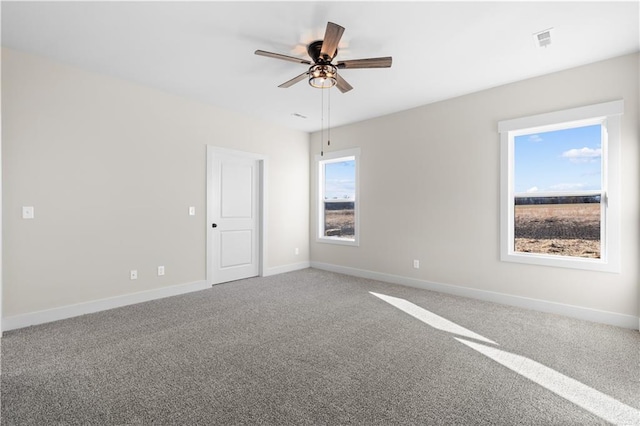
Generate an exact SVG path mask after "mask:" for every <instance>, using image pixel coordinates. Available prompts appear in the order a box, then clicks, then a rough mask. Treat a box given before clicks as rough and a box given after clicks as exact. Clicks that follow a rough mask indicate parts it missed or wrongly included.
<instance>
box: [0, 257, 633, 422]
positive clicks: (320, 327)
mask: <svg viewBox="0 0 640 426" xmlns="http://www.w3.org/2000/svg"><path fill="white" fill-rule="evenodd" d="M369 292H376V293H380V294H384V295H388V296H393V297H396V298H402V299H406V300H407V301H410V302H411V303H413V304H415V305H417V306H419V307H421V308H424V309H427V310H428V311H430V312H431V313H433V314H436V315H438V316H440V317H442V318H445V319H447V320H449V321H452V322H454V323H456V324H457V325H459V326H462V327H464V328H466V329H468V330H471V331H473V332H475V333H477V334H479V335H481V336H483V337H485V338H487V339H490V340H492V341H494V342H495V343H496V344H497V346H496V347H497V348H500V349H501V350H503V351H506V352H508V353H512V354H517V355H521V356H523V357H526V358H527V359H530V360H533V361H535V362H537V363H539V364H541V365H544V366H546V367H548V368H551V369H553V370H554V371H556V372H558V373H561V374H563V375H565V376H567V377H569V378H572V379H575V380H576V381H578V382H579V383H580V384H582V385H586V386H589V388H593V389H595V390H597V392H600V393H602V394H604V395H607V396H608V397H611V398H614V399H615V401H618V402H619V403H621V404H624V406H625V407H628V408H629V409H630V410H632V412H633V411H635V410H640V334H639V333H638V332H637V331H633V330H625V329H620V328H616V327H611V326H605V325H600V324H594V323H589V322H584V321H579V320H574V319H570V318H565V317H561V316H556V315H549V314H543V313H539V312H534V311H528V310H523V309H518V308H512V307H507V306H502V305H497V304H492V303H487V302H482V301H477V300H471V299H465V298H461V297H455V296H449V295H444V294H440V293H435V292H429V291H425V290H418V289H413V288H408V287H402V286H396V285H390V284H385V283H380V282H377V281H372V280H366V279H360V278H354V277H348V276H343V275H339V274H333V273H329V272H325V271H319V270H314V269H307V270H303V271H297V272H292V273H288V274H282V275H277V276H272V277H267V278H254V279H248V280H242V281H236V282H233V283H228V284H223V285H219V286H215V287H213V288H211V289H208V290H204V291H201V292H196V293H190V294H187V295H183V296H177V297H172V298H167V299H162V300H157V301H153V302H147V303H143V304H139V305H134V306H129V307H125V308H119V309H114V310H110V311H106V312H100V313H97V314H92V315H85V316H82V317H77V318H72V319H68V320H64V321H58V322H55V323H50V324H44V325H40V326H35V327H29V328H25V329H21V330H16V331H12V332H8V333H6V334H5V337H4V338H3V340H2V348H1V349H2V375H1V376H0V377H1V380H2V386H1V391H2V394H1V395H2V411H1V412H2V424H3V425H54V424H65V425H66V424H69V425H75V424H83V425H85V424H91V425H94V424H95V425H102V424H104V425H112V424H117V425H121V424H122V425H123V424H127V425H137V424H145V425H148V424H157V425H163V424H167V425H169V424H172V425H173V424H175V425H178V424H180V425H211V424H274V425H289V424H296V425H297V424H364V425H374V424H422V425H455V424H464V425H471V424H503V425H513V424H523V425H553V424H557V425H572V424H575V425H591V424H607V421H606V420H605V419H604V418H602V417H599V416H598V415H595V414H593V413H592V412H591V411H590V410H588V409H585V408H584V407H581V406H580V405H578V404H575V403H573V402H570V401H569V400H567V399H566V398H565V397H562V396H559V395H558V394H556V393H554V392H552V391H551V390H549V389H547V388H546V387H544V386H542V385H540V384H538V383H535V382H534V381H532V380H530V379H528V378H525V377H523V376H522V375H521V374H519V373H518V372H515V371H513V370H512V369H510V368H506V367H505V366H503V365H501V364H500V363H498V362H496V361H494V360H493V359H490V358H488V357H487V356H485V355H483V354H482V353H479V352H478V351H476V350H474V349H473V348H472V347H469V346H468V345H466V344H463V343H461V342H460V341H458V340H456V339H455V337H460V336H457V335H455V334H452V333H451V332H449V331H445V330H442V329H438V328H434V327H432V326H430V325H427V324H425V323H424V322H421V321H419V320H417V319H416V318H414V317H413V316H411V315H408V314H406V313H405V312H403V311H401V310H399V309H398V308H396V307H394V306H392V305H390V304H389V303H387V302H385V301H383V300H381V299H380V298H378V297H376V296H373V295H372V294H370V293H369ZM465 339H466V340H468V341H473V339H471V338H465ZM486 345H487V346H492V345H491V344H486ZM638 412H640V411H638Z"/></svg>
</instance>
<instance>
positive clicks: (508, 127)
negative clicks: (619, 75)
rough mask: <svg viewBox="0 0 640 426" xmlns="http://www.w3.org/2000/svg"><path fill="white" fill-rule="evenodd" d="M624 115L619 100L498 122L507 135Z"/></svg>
mask: <svg viewBox="0 0 640 426" xmlns="http://www.w3.org/2000/svg"><path fill="white" fill-rule="evenodd" d="M623 113H624V101H623V100H617V101H611V102H604V103H601V104H594V105H587V106H583V107H578V108H571V109H566V110H562V111H554V112H547V113H544V114H538V115H531V116H528V117H520V118H514V119H512V120H503V121H500V122H498V132H500V133H506V132H511V131H518V130H520V129H527V130H528V131H532V132H533V131H535V128H536V127H548V126H552V125H554V124H557V123H571V122H579V121H582V120H592V119H595V118H606V117H612V116H616V115H621V114H623Z"/></svg>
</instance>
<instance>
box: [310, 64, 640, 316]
mask: <svg viewBox="0 0 640 426" xmlns="http://www.w3.org/2000/svg"><path fill="white" fill-rule="evenodd" d="M638 62H639V56H638V55H637V54H634V55H628V56H623V57H619V58H614V59H611V60H607V61H603V62H599V63H595V64H591V65H586V66H582V67H579V68H575V69H571V70H567V71H563V72H558V73H554V74H550V75H547V76H543V77H539V78H533V79H530V80H526V81H521V82H517V83H513V84H509V85H505V86H501V87H496V88H493V89H490V90H486V91H482V92H479V93H475V94H471V95H467V96H462V97H458V98H455V99H450V100H446V101H442V102H438V103H434V104H430V105H426V106H423V107H419V108H415V109H412V110H408V111H405V112H401V113H397V114H393V115H389V116H385V117H381V118H377V119H372V120H369V121H365V122H360V123H356V124H352V125H348V126H344V127H339V128H335V129H332V131H331V149H335V150H338V149H344V148H351V147H360V148H361V150H362V153H361V168H360V182H361V188H360V206H361V211H360V237H361V241H360V246H359V247H347V246H334V245H329V244H323V243H317V242H316V241H315V227H316V225H315V213H314V210H313V209H314V208H315V202H314V200H315V197H316V195H315V193H316V191H315V188H316V185H315V178H316V177H315V174H313V173H312V181H311V186H310V190H311V216H310V217H311V220H312V222H311V223H312V229H311V230H310V232H311V233H310V241H311V259H312V261H313V262H317V263H322V264H325V265H333V266H336V265H337V266H341V267H348V268H354V270H356V272H358V273H361V272H362V271H368V272H375V273H381V274H388V275H391V276H394V277H408V278H414V279H417V280H423V281H426V282H431V283H442V284H449V285H453V286H462V287H468V288H472V289H477V290H483V291H486V292H498V293H502V294H507V295H513V296H520V297H524V298H532V299H539V300H544V301H549V302H557V303H560V304H565V305H574V306H578V307H583V308H588V309H593V310H601V311H607V312H612V313H617V314H622V315H629V316H635V317H637V316H638V299H639V295H638V282H639V276H638V264H639V263H640V262H639V261H638V255H639V253H638V248H639V247H640V241H639V238H638V235H639V229H638V222H639V220H638V206H639V199H638V198H639V197H638V195H639V188H640V185H639V176H638V170H639V169H640V167H639V151H638V125H639V120H638V89H639V88H638ZM470 72H473V71H472V70H470ZM616 99H624V106H625V113H624V116H623V118H622V138H623V140H622V170H621V173H622V182H623V183H622V209H623V211H622V223H621V226H622V234H623V235H622V243H621V250H622V273H620V274H612V273H600V272H587V271H581V270H571V269H563V268H555V267H543V266H531V265H524V264H514V263H505V262H501V261H500V260H499V256H500V245H499V243H500V240H499V237H500V230H499V224H500V210H499V209H500V147H499V135H498V133H497V123H498V121H500V120H506V119H511V118H517V117H522V116H529V115H534V114H539V113H545V112H551V111H556V110H561V109H566V108H572V107H579V106H584V105H589V104H594V103H600V102H606V101H611V100H616ZM382 101H383V100H381V102H382ZM334 103H335V105H332V108H333V110H334V111H339V108H340V106H339V99H337V98H336V100H335V101H334ZM336 113H337V112H336ZM319 146H320V140H319V135H318V134H317V133H316V134H314V135H312V143H311V152H310V159H311V164H312V165H313V158H314V155H315V154H316V153H318V152H319ZM413 259H419V260H420V269H418V270H416V269H413V267H412V260H413ZM487 294H488V293H487ZM635 324H637V320H636V321H635ZM636 327H637V325H636Z"/></svg>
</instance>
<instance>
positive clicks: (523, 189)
mask: <svg viewBox="0 0 640 426" xmlns="http://www.w3.org/2000/svg"><path fill="white" fill-rule="evenodd" d="M601 189H602V130H601V126H600V125H591V126H584V127H576V128H569V129H562V130H555V131H551V132H542V133H536V134H525V135H522V136H517V137H516V138H515V139H514V192H515V194H514V204H515V205H514V237H515V241H514V250H515V251H516V252H520V253H536V254H546V255H557V256H572V257H585V258H596V259H599V258H600V256H601V241H600V235H601V233H600V228H601V224H602V217H601V216H602V214H601V212H602V210H601V205H600V202H601V195H600V192H599V191H601ZM589 191H591V193H589ZM593 191H598V193H597V194H593Z"/></svg>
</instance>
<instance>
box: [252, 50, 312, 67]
mask: <svg viewBox="0 0 640 426" xmlns="http://www.w3.org/2000/svg"><path fill="white" fill-rule="evenodd" d="M255 54H256V55H259V56H266V57H267V58H276V59H282V60H284V61H289V62H297V63H299V64H306V65H311V62H310V61H307V60H306V59H301V58H296V57H294V56H288V55H281V54H280V53H271V52H265V51H264V50H256V51H255Z"/></svg>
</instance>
